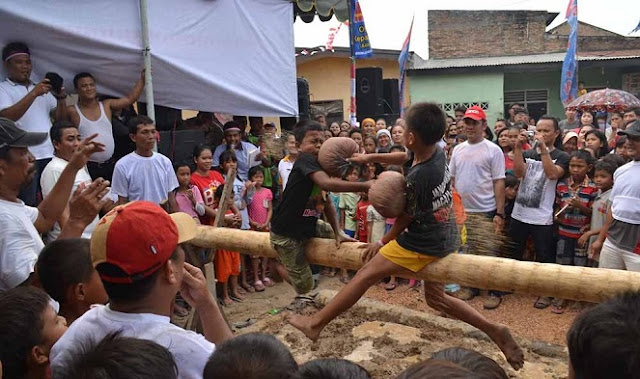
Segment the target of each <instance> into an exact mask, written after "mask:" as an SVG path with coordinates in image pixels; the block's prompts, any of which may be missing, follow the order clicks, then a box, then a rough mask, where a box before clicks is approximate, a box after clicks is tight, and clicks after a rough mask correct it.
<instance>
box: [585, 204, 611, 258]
mask: <svg viewBox="0 0 640 379" xmlns="http://www.w3.org/2000/svg"><path fill="white" fill-rule="evenodd" d="M612 222H613V212H612V211H611V205H609V206H608V207H607V219H606V220H605V222H604V225H602V228H601V229H600V234H598V238H597V239H596V240H595V241H593V243H592V244H591V249H590V250H589V254H590V255H592V256H596V255H598V254H600V250H602V245H603V244H604V240H605V239H606V238H607V233H608V232H609V227H611V223H612Z"/></svg>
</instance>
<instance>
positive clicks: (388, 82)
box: [382, 79, 400, 114]
mask: <svg viewBox="0 0 640 379" xmlns="http://www.w3.org/2000/svg"><path fill="white" fill-rule="evenodd" d="M382 86H383V93H384V113H393V114H395V113H400V92H399V89H398V79H384V80H383V84H382Z"/></svg>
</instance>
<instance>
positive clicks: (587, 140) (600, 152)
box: [584, 129, 609, 159]
mask: <svg viewBox="0 0 640 379" xmlns="http://www.w3.org/2000/svg"><path fill="white" fill-rule="evenodd" d="M584 144H585V147H586V148H588V149H591V151H593V153H594V155H595V158H596V159H598V158H602V157H603V156H605V155H607V154H609V146H608V145H607V137H605V136H604V133H602V132H601V131H599V130H597V129H594V130H590V131H588V132H586V133H585V135H584Z"/></svg>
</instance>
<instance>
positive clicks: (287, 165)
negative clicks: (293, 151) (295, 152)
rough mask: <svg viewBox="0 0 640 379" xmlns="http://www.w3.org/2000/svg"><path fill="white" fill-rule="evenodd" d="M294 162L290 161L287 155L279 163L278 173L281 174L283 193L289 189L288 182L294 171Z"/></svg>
mask: <svg viewBox="0 0 640 379" xmlns="http://www.w3.org/2000/svg"><path fill="white" fill-rule="evenodd" d="M294 163H295V161H294V162H291V161H290V160H289V156H288V155H287V156H286V157H284V158H283V159H281V160H280V162H279V163H278V173H279V174H280V180H281V181H282V191H283V192H284V189H285V188H286V187H287V181H288V180H289V174H291V169H293V164H294Z"/></svg>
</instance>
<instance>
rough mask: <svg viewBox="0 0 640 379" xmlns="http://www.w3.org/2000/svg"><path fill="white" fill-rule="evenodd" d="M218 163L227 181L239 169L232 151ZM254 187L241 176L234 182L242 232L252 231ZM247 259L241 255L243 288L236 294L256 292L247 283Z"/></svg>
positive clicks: (223, 155)
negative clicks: (251, 213)
mask: <svg viewBox="0 0 640 379" xmlns="http://www.w3.org/2000/svg"><path fill="white" fill-rule="evenodd" d="M218 161H219V162H220V167H221V168H222V173H223V175H224V177H225V180H226V178H227V173H228V172H229V170H230V169H231V168H233V169H236V170H237V169H238V158H237V156H236V153H235V152H233V151H232V150H225V151H223V152H222V154H220V157H219V158H218ZM246 175H247V176H248V175H249V171H248V170H247V174H246ZM252 187H253V183H251V182H250V181H247V182H246V183H245V182H243V181H242V179H241V177H240V176H238V175H236V178H235V180H234V181H233V201H234V204H235V206H236V209H237V210H238V211H240V218H241V220H240V221H241V222H240V229H242V230H249V229H250V226H249V211H248V210H247V205H248V204H250V203H251V200H252V197H253V193H252V192H250V191H249V190H250V189H251V188H252ZM245 257H246V256H245V255H244V254H242V255H240V263H241V266H240V280H241V282H240V285H241V286H242V289H239V290H237V291H234V292H235V293H236V294H244V293H246V291H248V292H254V291H255V289H254V288H253V286H251V285H249V283H248V282H247V272H246V270H245V263H244V261H245ZM234 280H235V279H233V278H232V281H234ZM243 289H244V290H243ZM236 299H238V300H242V298H241V297H237V296H236Z"/></svg>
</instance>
